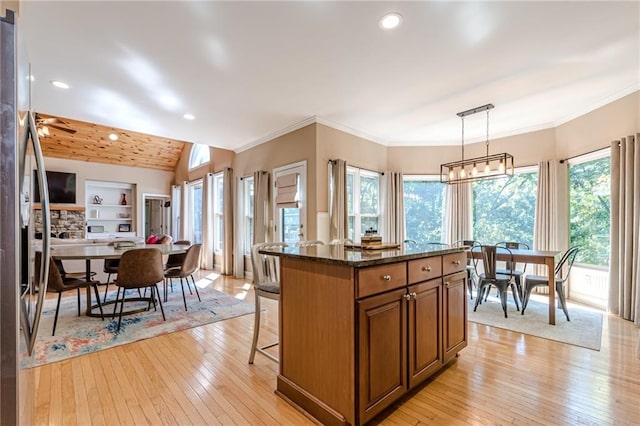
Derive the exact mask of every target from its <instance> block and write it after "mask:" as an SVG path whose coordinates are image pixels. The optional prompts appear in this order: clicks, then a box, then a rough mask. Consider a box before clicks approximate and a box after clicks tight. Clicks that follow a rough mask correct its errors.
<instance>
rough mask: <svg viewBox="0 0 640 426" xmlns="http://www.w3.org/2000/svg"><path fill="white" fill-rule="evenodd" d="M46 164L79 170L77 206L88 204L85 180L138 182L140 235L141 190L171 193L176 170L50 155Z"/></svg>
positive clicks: (139, 228) (62, 169)
mask: <svg viewBox="0 0 640 426" xmlns="http://www.w3.org/2000/svg"><path fill="white" fill-rule="evenodd" d="M44 164H45V168H46V169H47V170H52V171H57V172H71V173H76V191H77V193H76V205H77V206H83V207H84V206H85V202H86V194H85V181H87V180H102V181H108V182H122V183H133V184H135V185H136V199H135V210H136V212H135V218H136V226H135V229H136V233H137V235H142V230H143V220H144V218H143V217H142V194H143V193H150V194H166V195H167V196H169V197H170V196H171V184H172V182H173V179H174V172H165V171H162V170H153V169H143V168H138V167H127V166H118V165H113V164H101V163H89V162H86V161H74V160H66V159H63V158H51V157H46V158H45V161H44Z"/></svg>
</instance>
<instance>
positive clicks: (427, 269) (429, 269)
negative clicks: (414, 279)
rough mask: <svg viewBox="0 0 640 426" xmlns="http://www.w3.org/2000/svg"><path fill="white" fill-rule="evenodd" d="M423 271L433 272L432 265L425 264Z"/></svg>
mask: <svg viewBox="0 0 640 426" xmlns="http://www.w3.org/2000/svg"><path fill="white" fill-rule="evenodd" d="M422 271H423V272H431V265H429V266H423V267H422Z"/></svg>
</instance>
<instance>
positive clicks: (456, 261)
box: [452, 260, 460, 265]
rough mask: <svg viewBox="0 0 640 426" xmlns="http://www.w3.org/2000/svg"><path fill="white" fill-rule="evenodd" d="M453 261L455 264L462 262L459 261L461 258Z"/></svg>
mask: <svg viewBox="0 0 640 426" xmlns="http://www.w3.org/2000/svg"><path fill="white" fill-rule="evenodd" d="M452 263H453V264H454V265H459V264H460V261H459V260H455V261H453V262H452Z"/></svg>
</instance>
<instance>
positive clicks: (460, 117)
mask: <svg viewBox="0 0 640 426" xmlns="http://www.w3.org/2000/svg"><path fill="white" fill-rule="evenodd" d="M460 118H461V119H462V161H464V117H460Z"/></svg>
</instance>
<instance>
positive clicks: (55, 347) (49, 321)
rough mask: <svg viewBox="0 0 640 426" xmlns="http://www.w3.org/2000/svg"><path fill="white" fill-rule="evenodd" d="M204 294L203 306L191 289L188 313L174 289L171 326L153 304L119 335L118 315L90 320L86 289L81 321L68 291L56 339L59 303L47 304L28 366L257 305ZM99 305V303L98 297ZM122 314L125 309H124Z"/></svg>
mask: <svg viewBox="0 0 640 426" xmlns="http://www.w3.org/2000/svg"><path fill="white" fill-rule="evenodd" d="M158 287H160V292H161V293H162V289H161V285H159V286H158ZM192 288H193V286H192ZM198 290H199V292H200V297H201V299H202V302H199V301H198V298H197V296H196V294H195V292H194V293H193V295H191V294H189V292H188V291H187V290H186V287H185V291H186V292H187V293H186V295H187V307H188V309H189V310H188V311H186V312H185V310H184V302H183V300H182V292H181V291H180V285H179V284H177V285H175V284H174V290H173V292H172V293H169V298H168V301H167V302H166V303H163V307H164V313H165V316H166V318H167V320H166V321H163V320H162V313H161V312H160V307H159V306H158V310H157V312H156V311H154V309H153V305H152V307H151V310H150V311H145V312H141V313H137V314H133V315H126V316H124V315H123V317H122V325H121V327H120V332H116V330H117V327H118V317H117V316H116V318H115V320H113V319H111V318H107V317H105V319H104V321H102V320H101V319H100V318H91V317H87V316H86V315H84V309H85V300H86V297H85V294H84V290H82V309H83V314H82V316H80V317H79V316H78V315H77V301H76V300H77V299H76V293H75V292H73V291H72V292H68V296H67V297H63V299H62V303H61V305H60V314H59V316H58V325H57V327H56V335H55V336H51V331H52V328H53V317H54V314H55V309H56V299H55V298H51V299H48V300H47V301H46V302H45V306H44V310H43V313H42V321H41V323H40V331H39V333H38V338H37V340H36V345H35V349H34V354H33V357H32V358H31V359H27V358H23V366H25V367H29V366H32V367H37V366H39V365H44V364H48V363H51V362H56V361H61V360H64V359H67V358H71V357H75V356H78V355H83V354H88V353H91V352H95V351H99V350H102V349H107V348H111V347H114V346H118V345H123V344H126V343H131V342H135V341H137V340H142V339H148V338H150V337H155V336H160V335H163V334H167V333H172V332H174V331H180V330H185V329H188V328H192V327H197V326H200V325H204V324H209V323H213V322H217V321H222V320H226V319H229V318H234V317H238V316H241V315H246V314H250V313H253V312H254V305H253V303H248V302H245V301H243V300H240V299H238V298H235V297H233V296H230V295H228V294H225V293H222V292H219V291H217V290H214V289H212V288H210V287H204V288H200V287H198ZM103 291H104V290H103ZM101 296H103V294H101ZM128 296H137V293H135V294H134V293H131V294H128ZM114 298H115V291H113V292H110V293H109V295H108V297H107V300H113V299H114ZM93 300H94V302H95V298H94V299H93ZM136 303H137V305H136ZM136 306H137V307H141V306H143V307H146V306H147V303H141V302H130V303H126V304H125V306H124V309H125V311H126V310H129V309H134V308H135V307H136ZM104 309H105V314H107V313H108V314H112V313H113V304H110V305H106V306H105V307H104ZM119 309H120V305H118V310H119ZM94 312H99V310H98V309H97V308H96V309H95V310H94Z"/></svg>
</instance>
